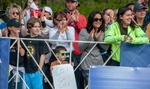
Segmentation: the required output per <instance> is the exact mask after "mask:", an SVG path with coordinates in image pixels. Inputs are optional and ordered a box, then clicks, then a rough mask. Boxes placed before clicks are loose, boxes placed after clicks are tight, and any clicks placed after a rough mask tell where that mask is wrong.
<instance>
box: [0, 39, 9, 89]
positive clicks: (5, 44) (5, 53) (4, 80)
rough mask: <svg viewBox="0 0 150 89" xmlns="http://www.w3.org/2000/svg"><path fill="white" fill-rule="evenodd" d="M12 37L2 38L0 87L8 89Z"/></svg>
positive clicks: (0, 42) (0, 45)
mask: <svg viewBox="0 0 150 89" xmlns="http://www.w3.org/2000/svg"><path fill="white" fill-rule="evenodd" d="M9 54H10V39H9V38H0V89H8V66H9Z"/></svg>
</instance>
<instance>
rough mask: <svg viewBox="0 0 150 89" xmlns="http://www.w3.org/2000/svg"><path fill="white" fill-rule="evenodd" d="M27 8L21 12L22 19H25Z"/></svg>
mask: <svg viewBox="0 0 150 89" xmlns="http://www.w3.org/2000/svg"><path fill="white" fill-rule="evenodd" d="M26 11H27V9H26V8H25V9H24V10H23V11H22V12H21V14H20V21H21V20H23V19H24V15H25V14H26Z"/></svg>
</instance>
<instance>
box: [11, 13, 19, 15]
mask: <svg viewBox="0 0 150 89" xmlns="http://www.w3.org/2000/svg"><path fill="white" fill-rule="evenodd" d="M12 14H13V15H15V14H16V15H19V14H20V13H19V12H13V13H12Z"/></svg>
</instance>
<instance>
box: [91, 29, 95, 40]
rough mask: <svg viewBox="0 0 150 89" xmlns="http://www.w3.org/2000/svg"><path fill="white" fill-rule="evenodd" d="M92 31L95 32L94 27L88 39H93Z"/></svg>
mask: <svg viewBox="0 0 150 89" xmlns="http://www.w3.org/2000/svg"><path fill="white" fill-rule="evenodd" d="M94 33H95V30H94V29H92V31H91V32H90V39H91V40H92V39H93V37H94Z"/></svg>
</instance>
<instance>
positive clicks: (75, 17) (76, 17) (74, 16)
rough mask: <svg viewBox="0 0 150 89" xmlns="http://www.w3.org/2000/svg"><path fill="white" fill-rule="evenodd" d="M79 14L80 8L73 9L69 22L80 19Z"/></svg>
mask: <svg viewBox="0 0 150 89" xmlns="http://www.w3.org/2000/svg"><path fill="white" fill-rule="evenodd" d="M79 14H80V13H79V11H78V10H75V11H73V12H72V13H71V14H69V15H68V22H72V21H75V22H77V21H78V19H79Z"/></svg>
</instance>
